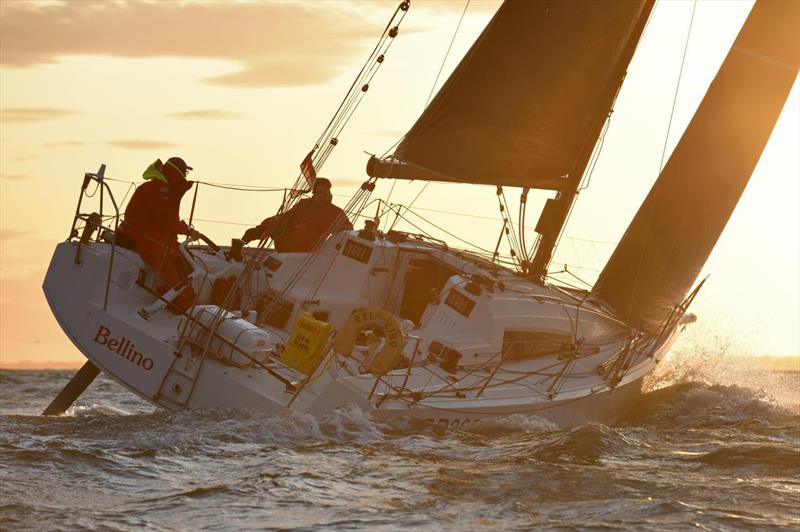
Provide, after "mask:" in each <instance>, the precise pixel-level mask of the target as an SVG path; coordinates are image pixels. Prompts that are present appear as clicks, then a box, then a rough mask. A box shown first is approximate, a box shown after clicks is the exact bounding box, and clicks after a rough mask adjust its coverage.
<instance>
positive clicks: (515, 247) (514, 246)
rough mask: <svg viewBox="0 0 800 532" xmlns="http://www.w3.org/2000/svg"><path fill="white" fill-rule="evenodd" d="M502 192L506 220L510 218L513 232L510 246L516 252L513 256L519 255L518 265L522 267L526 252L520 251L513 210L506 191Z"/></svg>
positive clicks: (509, 222)
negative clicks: (510, 207)
mask: <svg viewBox="0 0 800 532" xmlns="http://www.w3.org/2000/svg"><path fill="white" fill-rule="evenodd" d="M501 191H502V198H503V204H504V205H505V208H506V214H507V216H506V218H508V227H509V229H510V230H511V236H510V240H509V244H510V245H511V249H512V251H513V252H514V253H513V254H514V255H517V263H518V265H520V266H521V265H522V261H523V260H525V257H524V256H523V254H524V253H525V251H523V250H521V249H519V239H518V237H517V232H516V231H515V230H514V224H513V223H511V209H509V208H508V200H507V199H506V191H505V190H504V189H501ZM511 242H513V244H511Z"/></svg>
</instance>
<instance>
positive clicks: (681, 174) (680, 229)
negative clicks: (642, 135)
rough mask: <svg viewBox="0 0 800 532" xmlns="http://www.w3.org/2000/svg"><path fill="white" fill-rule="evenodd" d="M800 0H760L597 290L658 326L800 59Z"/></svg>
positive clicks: (717, 225) (741, 183)
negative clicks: (798, 0)
mask: <svg viewBox="0 0 800 532" xmlns="http://www.w3.org/2000/svg"><path fill="white" fill-rule="evenodd" d="M799 33H800V3H799V2H797V0H788V1H787V0H770V1H758V2H756V4H755V6H754V7H753V9H752V11H751V13H750V15H749V16H748V18H747V21H746V22H745V24H744V26H743V28H742V30H741V32H740V33H739V35H738V37H737V38H736V41H735V42H734V44H733V47H732V48H731V50H730V52H729V53H728V56H727V57H726V59H725V62H724V63H723V64H722V66H721V67H720V70H719V72H718V73H717V76H716V77H715V78H714V81H713V82H712V83H711V86H710V87H709V89H708V92H707V93H706V95H705V97H704V98H703V101H702V102H701V104H700V107H699V108H698V110H697V112H696V113H695V115H694V117H693V118H692V121H691V123H690V124H689V127H688V128H687V129H686V131H685V132H684V134H683V137H682V138H681V140H680V142H679V143H678V145H677V147H676V148H675V150H674V152H673V153H672V156H671V157H670V159H669V161H668V162H667V164H666V166H665V167H664V169H663V171H662V172H661V175H660V176H659V178H658V180H657V181H656V183H655V185H654V186H653V188H652V190H651V191H650V193H649V194H648V196H647V198H646V199H645V201H644V203H643V204H642V206H641V208H640V209H639V212H638V213H637V214H636V216H635V217H634V219H633V221H632V222H631V224H630V226H629V227H628V229H627V231H626V232H625V235H624V236H623V238H622V240H621V241H620V243H619V245H618V246H617V248H616V250H615V251H614V254H613V255H612V257H611V259H610V260H609V262H608V264H607V265H606V266H605V268H604V269H603V271H602V272H601V274H600V277H599V279H598V280H597V283H596V284H595V287H594V293H595V294H596V295H598V296H599V297H600V298H601V299H603V300H604V301H605V302H606V303H608V304H610V305H611V307H613V308H614V310H615V311H616V312H617V314H618V315H619V317H620V318H621V319H622V320H624V321H626V322H627V323H630V324H631V325H636V326H639V327H642V328H644V329H645V330H650V331H653V330H655V329H657V328H658V326H659V324H660V323H661V322H662V321H663V320H664V318H665V317H666V316H668V315H669V313H670V312H671V311H672V309H673V308H674V306H675V305H676V304H679V303H680V302H681V301H682V300H683V298H684V297H686V294H687V293H688V291H689V289H690V288H691V286H692V284H693V283H694V282H695V280H696V279H697V276H698V274H699V273H700V270H701V268H702V267H703V264H704V263H705V261H706V259H707V258H708V255H709V254H710V253H711V250H712V249H713V247H714V245H715V243H716V242H717V239H718V238H719V236H720V234H721V233H722V230H723V229H724V227H725V224H726V223H727V221H728V218H729V217H730V215H731V213H732V212H733V209H734V208H735V207H736V203H737V202H738V201H739V197H740V196H741V194H742V192H743V191H744V188H745V186H746V185H747V182H748V180H749V179H750V175H751V174H752V172H753V169H754V168H755V165H756V163H757V162H758V159H759V157H760V156H761V152H762V150H763V149H764V146H765V145H766V143H767V140H768V139H769V136H770V134H771V132H772V128H773V127H774V125H775V122H776V121H777V119H778V116H779V115H780V113H781V109H782V108H783V105H784V103H785V102H786V98H787V97H788V95H789V92H790V91H791V88H792V84H793V83H794V81H795V78H796V76H797V72H798V65H800V34H799Z"/></svg>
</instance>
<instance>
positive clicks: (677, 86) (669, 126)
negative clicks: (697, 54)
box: [658, 0, 697, 173]
mask: <svg viewBox="0 0 800 532" xmlns="http://www.w3.org/2000/svg"><path fill="white" fill-rule="evenodd" d="M696 9H697V0H695V1H694V2H693V3H692V15H691V17H690V18H689V29H688V31H687V32H686V44H685V45H684V47H683V57H681V67H680V69H679V70H678V81H677V83H676V84H675V94H674V95H673V97H672V109H671V110H670V113H669V122H668V123H667V133H666V135H665V136H664V148H663V149H662V151H661V162H659V165H658V172H659V173H661V170H663V169H664V157H666V154H667V144H668V143H669V132H670V130H671V129H672V119H673V118H674V116H675V106H676V104H677V102H678V92H680V88H681V79H682V78H683V66H684V64H685V63H686V52H687V51H688V50H689V38H690V37H691V35H692V23H693V22H694V12H695V10H696Z"/></svg>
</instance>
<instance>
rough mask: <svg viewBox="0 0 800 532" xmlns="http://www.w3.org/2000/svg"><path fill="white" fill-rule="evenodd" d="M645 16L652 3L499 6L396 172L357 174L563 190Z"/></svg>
mask: <svg viewBox="0 0 800 532" xmlns="http://www.w3.org/2000/svg"><path fill="white" fill-rule="evenodd" d="M651 9H652V0H628V1H620V0H592V1H585V0H577V1H575V0H506V2H505V3H504V4H503V5H502V6H501V7H500V9H499V10H498V11H497V13H496V14H495V16H494V18H492V20H491V22H490V23H489V24H488V25H487V27H486V28H485V29H484V31H483V33H482V34H481V36H480V37H479V38H478V40H477V41H475V43H474V44H473V45H472V48H471V49H470V50H469V52H468V53H467V55H466V56H464V59H463V60H462V61H461V63H460V64H459V65H458V67H457V68H456V69H455V71H454V72H453V74H452V75H451V76H450V78H449V79H448V80H447V82H446V83H445V84H444V86H443V87H442V89H441V90H440V91H439V93H438V94H437V95H436V98H434V100H433V101H432V102H431V104H430V105H429V106H428V108H427V109H426V110H425V111H424V112H423V114H422V115H421V116H420V118H419V119H418V120H417V122H416V124H414V126H413V127H412V128H411V130H410V131H409V132H408V133H407V134H406V136H405V137H404V139H403V141H402V142H401V143H400V145H399V146H398V147H397V150H396V151H395V154H394V155H395V158H396V159H397V160H398V161H399V162H400V164H392V163H390V162H389V161H378V160H376V159H373V160H371V161H370V164H369V166H368V169H367V172H368V173H369V174H370V175H372V176H374V177H390V176H391V177H393V178H401V179H425V180H432V181H456V182H464V183H484V184H491V185H507V186H519V187H531V188H547V189H559V188H563V186H568V185H566V183H567V182H568V181H570V180H569V179H565V177H567V176H569V177H573V178H574V174H575V173H579V172H582V169H583V163H582V162H581V160H580V159H581V158H582V154H583V153H584V152H586V148H587V145H588V148H589V150H591V147H592V146H593V145H594V143H595V141H596V140H597V137H598V136H599V132H600V128H601V127H602V125H603V122H604V121H605V118H606V116H607V114H608V112H609V110H610V107H611V105H612V101H613V98H614V95H615V94H616V91H617V88H618V87H619V85H620V83H621V82H622V78H623V76H624V71H625V68H626V67H627V65H628V62H629V61H630V58H631V55H632V53H633V48H634V46H635V44H636V43H637V42H638V40H639V36H640V35H641V32H642V29H643V27H644V23H645V21H646V20H647V17H648V16H649V14H650V11H651ZM577 177H578V178H579V177H580V176H577ZM573 181H574V179H573ZM562 184H564V185H562Z"/></svg>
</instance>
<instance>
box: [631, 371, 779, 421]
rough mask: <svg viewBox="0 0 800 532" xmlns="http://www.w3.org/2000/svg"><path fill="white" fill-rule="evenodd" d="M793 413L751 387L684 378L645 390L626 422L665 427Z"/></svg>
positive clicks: (772, 417) (770, 418)
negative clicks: (656, 388)
mask: <svg viewBox="0 0 800 532" xmlns="http://www.w3.org/2000/svg"><path fill="white" fill-rule="evenodd" d="M790 416H792V414H791V412H790V411H789V410H787V409H786V408H784V407H782V406H780V405H778V404H776V403H775V402H774V401H771V400H770V399H769V398H768V397H765V396H764V394H763V393H760V392H759V391H756V390H753V389H750V388H743V387H741V386H737V385H727V386H726V385H721V384H715V385H708V384H705V383H702V382H684V383H680V384H674V385H671V386H667V387H665V388H660V389H658V390H655V391H651V392H649V393H645V394H644V395H643V396H642V399H641V401H639V402H638V403H637V405H636V406H635V407H634V408H633V410H632V411H631V412H630V413H629V414H628V415H627V416H626V417H625V418H624V420H623V422H622V424H623V425H650V426H652V425H658V426H664V427H670V426H678V427H716V426H725V425H733V424H752V425H766V424H770V423H775V422H778V421H780V420H783V419H786V418H787V417H790Z"/></svg>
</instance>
